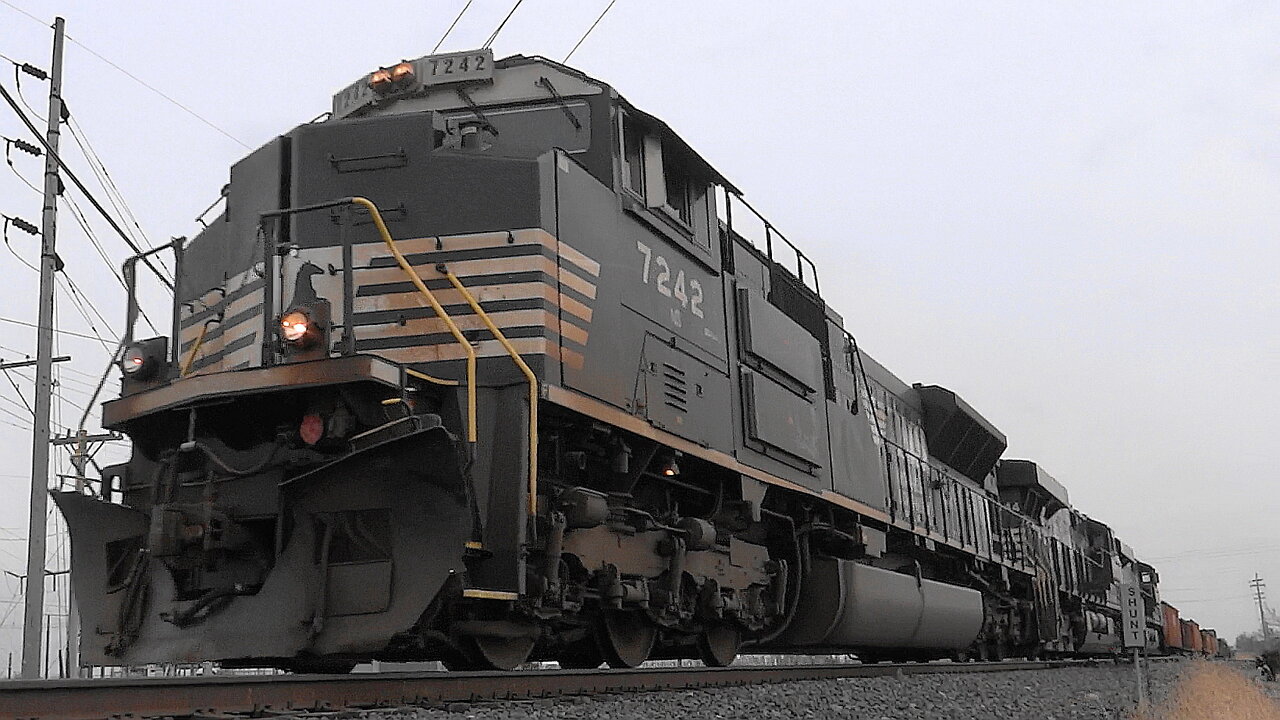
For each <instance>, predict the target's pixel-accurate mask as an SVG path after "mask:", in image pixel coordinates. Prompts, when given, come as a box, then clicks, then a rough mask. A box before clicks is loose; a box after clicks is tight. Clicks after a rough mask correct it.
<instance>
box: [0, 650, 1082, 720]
mask: <svg viewBox="0 0 1280 720" xmlns="http://www.w3.org/2000/svg"><path fill="white" fill-rule="evenodd" d="M1088 662H1093V661H1081V660H1042V661H1014V662H982V663H948V662H941V663H903V664H867V665H789V666H781V667H777V666H750V665H745V666H734V667H726V668H705V667H696V668H694V667H691V668H682V667H674V668H670V667H664V668H644V669H640V670H541V671H531V672H515V673H503V672H408V673H396V672H384V673H369V674H363V673H353V674H349V675H265V676H264V675H238V676H209V677H195V678H193V677H184V678H103V679H93V680H54V681H40V680H16V681H10V682H0V714H3V716H4V717H6V718H18V719H34V718H39V720H99V719H105V718H118V717H121V716H127V717H133V718H148V717H188V716H201V717H208V716H220V715H227V714H255V715H261V714H265V715H274V716H279V715H288V714H290V713H305V712H314V711H326V710H327V711H333V710H339V709H342V708H371V707H388V708H396V707H406V706H431V705H441V704H447V703H457V702H468V703H470V702H478V701H502V700H521V699H536V698H549V697H557V696H563V695H597V694H603V693H623V692H642V691H654V690H684V689H697V688H712V687H727V686H732V685H752V684H766V683H780V682H796V681H801V680H831V679H836V678H857V677H883V676H886V675H925V674H947V673H990V672H1009V671H1023V670H1049V669H1054V668H1061V667H1068V666H1075V665H1080V664H1082V663H1088Z"/></svg>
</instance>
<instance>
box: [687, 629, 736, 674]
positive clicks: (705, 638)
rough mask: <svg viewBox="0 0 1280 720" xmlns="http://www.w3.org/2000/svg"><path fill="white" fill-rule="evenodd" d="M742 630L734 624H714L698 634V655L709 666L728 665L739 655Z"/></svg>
mask: <svg viewBox="0 0 1280 720" xmlns="http://www.w3.org/2000/svg"><path fill="white" fill-rule="evenodd" d="M741 647H742V631H740V630H739V629H738V628H736V627H734V626H732V625H712V626H711V627H709V628H707V630H706V632H703V633H702V634H701V635H699V636H698V657H700V658H702V662H703V664H704V665H706V666H707V667H727V666H729V665H730V664H732V663H733V660H734V658H736V657H738V649H739V648H741Z"/></svg>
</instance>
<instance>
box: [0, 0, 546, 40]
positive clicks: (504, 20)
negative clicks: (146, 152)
mask: <svg viewBox="0 0 1280 720" xmlns="http://www.w3.org/2000/svg"><path fill="white" fill-rule="evenodd" d="M4 1H5V0H0V2H4ZM523 2H524V0H516V3H515V5H512V6H511V11H510V12H508V13H507V16H506V17H504V18H502V22H500V23H498V27H497V28H495V29H494V31H493V34H492V35H490V36H489V39H488V40H485V41H484V45H482V46H481V47H482V48H484V49H486V50H487V49H489V46H490V45H492V44H493V41H494V40H496V39H497V38H498V33H500V32H502V28H504V27H506V26H507V21H508V20H510V19H511V16H512V15H515V14H516V9H517V8H519V7H520V4H521V3H523Z"/></svg>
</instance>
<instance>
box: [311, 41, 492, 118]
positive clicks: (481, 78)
mask: <svg viewBox="0 0 1280 720" xmlns="http://www.w3.org/2000/svg"><path fill="white" fill-rule="evenodd" d="M412 65H413V74H414V77H415V78H416V79H417V83H415V84H414V85H413V87H412V88H410V89H409V90H406V91H405V93H410V92H417V91H418V90H420V89H422V88H424V87H432V86H436V85H453V84H456V83H473V82H491V81H492V80H493V51H492V50H490V49H487V48H486V49H484V50H471V51H469V52H458V53H446V54H443V55H427V56H426V57H421V58H418V59H417V60H413V61H412ZM398 94H400V93H389V94H387V95H379V94H378V93H376V92H374V91H373V88H371V87H369V76H368V75H365V76H364V77H362V78H360V79H359V80H357V81H355V82H354V83H351V84H350V85H348V86H347V87H346V88H345V89H344V90H343V91H342V92H340V93H338V94H337V95H334V96H333V117H334V118H344V117H347V116H348V115H351V114H352V113H354V112H356V111H357V110H360V109H362V108H365V107H368V106H369V105H372V104H373V102H374V101H375V100H378V99H380V98H383V97H396V96H397V95H398Z"/></svg>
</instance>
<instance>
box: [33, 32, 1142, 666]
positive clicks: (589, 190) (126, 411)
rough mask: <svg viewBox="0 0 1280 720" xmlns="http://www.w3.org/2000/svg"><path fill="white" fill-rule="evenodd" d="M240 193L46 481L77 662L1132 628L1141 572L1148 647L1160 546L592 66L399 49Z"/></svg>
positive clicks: (346, 659) (1061, 647)
mask: <svg viewBox="0 0 1280 720" xmlns="http://www.w3.org/2000/svg"><path fill="white" fill-rule="evenodd" d="M224 196H225V201H226V206H225V210H224V212H223V213H222V215H221V216H220V217H219V218H218V219H217V220H216V221H214V222H213V223H211V224H210V225H209V226H208V227H207V228H206V229H204V230H203V231H202V232H201V233H200V234H199V235H198V236H197V237H196V238H194V240H192V241H191V242H190V243H185V242H184V241H182V240H176V241H175V242H174V243H173V244H172V245H171V246H169V249H171V250H172V251H173V252H174V254H175V256H176V265H177V273H176V274H177V283H176V284H177V289H176V293H175V303H174V307H173V325H174V327H173V331H172V337H173V339H172V340H171V339H169V338H163V337H162V338H153V339H149V340H141V341H139V342H132V334H131V333H132V327H133V325H134V321H135V320H136V314H137V308H136V306H135V303H134V302H133V300H132V299H131V301H130V313H129V315H130V316H129V318H128V321H129V322H128V326H129V328H130V342H131V344H130V346H129V349H128V351H127V353H126V354H125V355H124V358H123V360H122V367H123V370H124V382H123V392H122V396H121V397H120V398H118V399H115V400H112V401H110V402H108V403H106V405H105V406H104V425H105V426H106V427H108V428H112V429H116V430H119V431H121V432H124V433H126V434H127V435H128V436H129V437H130V438H131V440H132V442H133V456H132V459H131V460H130V461H129V462H128V463H125V464H123V465H120V466H116V467H113V468H109V469H108V471H107V472H106V473H104V477H103V481H102V484H101V486H100V489H99V491H98V492H96V493H91V494H79V493H60V494H58V495H57V498H56V499H57V502H58V504H59V506H60V508H61V510H62V512H63V514H64V515H65V517H66V519H67V523H68V525H69V527H70V529H71V533H72V539H73V545H72V547H73V573H74V577H75V587H76V593H77V598H78V600H79V606H80V612H81V615H82V618H83V627H84V633H83V637H82V640H81V642H82V658H83V660H84V661H85V662H87V663H95V664H134V663H141V662H159V661H164V662H183V661H198V660H218V661H222V662H224V663H226V664H241V665H264V664H267V665H277V666H282V667H290V668H295V669H317V668H334V667H342V666H344V665H348V664H351V663H354V662H356V661H358V660H361V659H369V658H379V659H388V660H394V659H432V658H436V659H441V660H443V661H444V662H445V663H446V664H447V665H448V666H449V667H451V668H476V667H482V668H511V667H514V666H516V665H517V664H519V663H522V662H525V661H527V660H530V659H535V660H536V659H548V660H549V659H554V660H557V661H559V662H560V664H561V665H563V666H567V667H596V666H598V665H600V664H601V663H603V662H608V663H609V664H610V665H613V666H634V665H637V664H639V663H641V662H643V661H645V660H646V659H650V658H684V657H698V658H701V659H702V660H703V661H705V662H706V663H708V664H712V665H723V664H727V663H729V662H731V661H732V660H733V659H734V657H735V656H736V655H737V654H738V653H739V652H740V651H743V650H748V651H751V652H794V653H818V652H822V653H826V652H833V651H838V652H856V653H857V654H859V655H860V656H862V657H863V658H864V659H868V660H876V659H928V658H937V657H944V656H951V657H956V658H966V657H983V658H988V657H990V658H998V657H1003V656H1006V655H1019V656H1038V655H1044V654H1072V653H1084V654H1111V653H1116V652H1118V651H1119V648H1120V645H1121V622H1122V620H1123V615H1122V605H1121V588H1122V587H1123V586H1124V585H1125V583H1128V584H1130V585H1132V586H1133V587H1135V588H1138V590H1137V591H1136V592H1140V594H1141V595H1142V596H1143V598H1144V599H1145V607H1146V612H1145V613H1144V614H1143V615H1142V617H1141V618H1140V620H1138V621H1137V622H1138V623H1139V624H1140V625H1141V627H1140V630H1139V631H1140V632H1141V633H1142V635H1143V637H1144V639H1145V641H1146V642H1148V643H1149V644H1150V645H1151V648H1152V649H1155V648H1157V647H1158V645H1159V644H1160V640H1159V636H1158V633H1157V632H1156V631H1157V630H1159V629H1160V628H1161V627H1162V619H1161V615H1160V611H1159V608H1158V595H1157V577H1156V573H1155V570H1154V569H1153V568H1151V567H1150V566H1147V565H1144V564H1142V563H1140V562H1138V561H1137V559H1136V558H1135V557H1134V554H1133V552H1132V551H1131V550H1129V549H1128V547H1127V546H1125V545H1124V544H1123V543H1120V542H1119V541H1118V540H1117V539H1116V538H1115V537H1114V536H1113V534H1112V532H1111V530H1110V529H1109V528H1108V527H1107V526H1106V525H1104V524H1102V523H1100V522H1098V521H1095V520H1093V519H1091V518H1088V517H1086V516H1084V515H1082V514H1081V513H1079V512H1077V511H1076V510H1074V509H1072V508H1071V507H1070V504H1069V502H1068V498H1067V493H1066V490H1065V489H1064V488H1063V487H1062V486H1061V485H1060V484H1058V483H1057V482H1056V481H1054V480H1053V479H1052V478H1051V477H1050V476H1048V475H1047V474H1046V473H1045V472H1044V471H1043V470H1042V469H1040V468H1039V467H1037V466H1036V465H1035V464H1034V463H1030V462H1027V461H1020V460H1002V459H1001V456H1002V454H1003V452H1004V450H1005V447H1006V440H1005V436H1004V435H1003V434H1002V433H1001V432H1000V431H999V430H997V429H996V428H995V427H994V426H993V425H992V424H991V423H990V422H988V421H987V420H986V419H985V418H983V417H982V415H980V414H979V413H978V412H977V411H976V410H974V409H973V408H972V407H971V406H970V405H969V404H968V403H966V402H965V401H964V400H963V399H961V398H960V397H958V396H957V395H956V394H955V393H953V392H951V391H949V390H947V389H946V388H944V387H940V386H936V385H908V384H906V383H904V382H902V381H901V380H899V379H898V378H897V377H895V376H894V375H893V374H892V373H891V372H889V371H888V370H887V369H885V368H884V367H883V366H881V365H880V364H879V363H877V362H876V361H875V360H873V359H872V358H871V357H869V356H868V355H867V354H866V353H865V352H863V351H862V350H861V349H860V348H859V347H858V345H857V343H856V342H855V341H854V338H853V337H852V336H851V335H850V334H849V332H848V331H847V330H846V329H845V325H844V322H843V320H842V318H841V316H840V315H839V314H837V312H836V310H835V309H833V308H831V307H829V306H828V305H827V304H826V303H825V302H823V300H822V296H821V294H820V292H819V278H818V273H817V269H816V268H815V267H814V266H813V264H812V263H811V262H810V261H809V260H808V258H807V257H806V256H805V255H804V254H803V253H802V252H801V251H800V250H799V249H797V247H796V246H794V245H793V244H792V243H791V242H789V241H788V240H787V239H786V237H785V236H783V235H782V234H781V233H779V232H778V231H777V230H776V229H775V228H774V227H773V226H772V225H770V224H769V223H768V222H767V221H765V220H764V219H763V218H761V217H760V216H759V215H757V214H756V213H755V211H754V210H752V209H751V207H750V206H749V205H747V204H746V203H745V202H743V201H742V199H741V196H740V193H739V191H738V190H737V189H736V188H734V187H733V185H732V184H730V183H729V182H728V181H727V180H726V179H725V178H723V177H722V176H721V175H720V174H719V173H717V172H716V170H715V169H714V168H712V167H711V166H710V165H709V164H708V163H707V162H705V161H704V160H703V159H702V158H701V157H699V156H698V154H697V153H696V152H695V151H694V150H693V149H692V148H690V147H689V146H688V145H687V144H686V143H685V142H684V141H683V140H681V139H680V137H679V136H677V135H676V134H675V133H674V132H672V131H671V129H670V128H668V127H667V126H666V125H665V124H664V123H663V122H662V121H661V120H659V119H658V118H656V117H654V116H652V115H648V114H646V113H644V112H642V111H640V110H639V109H637V108H635V107H634V106H632V105H631V104H630V103H628V102H627V101H626V100H625V99H624V98H623V97H621V96H620V95H619V94H618V93H617V92H616V91H615V90H614V89H613V88H612V87H610V86H609V85H607V84H605V83H602V82H600V81H598V80H595V79H593V78H590V77H587V76H586V75H584V74H582V73H580V72H578V71H575V70H573V69H572V68H569V67H566V66H564V65H561V64H559V63H555V62H552V61H549V60H546V59H544V58H540V57H524V56H514V57H509V58H506V59H502V60H497V61H495V60H494V58H493V56H492V54H491V53H490V52H489V51H487V50H486V51H477V52H467V53H452V54H448V55H437V56H429V57H424V58H421V59H418V60H414V61H411V62H402V63H399V64H397V65H394V66H392V67H389V68H381V69H379V70H377V71H376V72H374V73H372V74H370V75H368V76H366V77H363V78H361V79H360V80H359V81H358V82H356V83H355V84H353V85H352V86H350V87H349V88H347V89H346V90H344V91H343V92H341V93H339V94H338V95H337V96H336V97H335V98H334V106H333V112H332V114H331V116H330V117H328V118H327V119H324V120H323V121H316V122H312V123H308V124H305V125H300V126H298V127H296V128H294V129H293V130H290V131H289V132H288V133H286V134H284V135H281V136H280V137H278V138H276V139H274V140H272V141H271V142H269V143H267V144H266V145H264V146H262V147H261V148H259V149H258V150H256V151H254V152H253V153H251V154H249V155H248V156H247V157H245V158H244V159H243V160H241V161H240V162H238V163H236V164H235V165H234V166H233V167H232V168H231V181H230V184H229V185H227V187H226V188H225V189H224ZM753 231H754V232H753ZM167 251H168V250H166V252H167ZM125 269H126V271H127V272H128V277H129V280H130V282H132V280H133V279H134V277H135V274H136V273H137V272H138V271H139V270H140V266H139V265H138V259H137V258H135V259H133V260H131V261H130V262H129V263H127V264H126V268H125Z"/></svg>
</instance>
